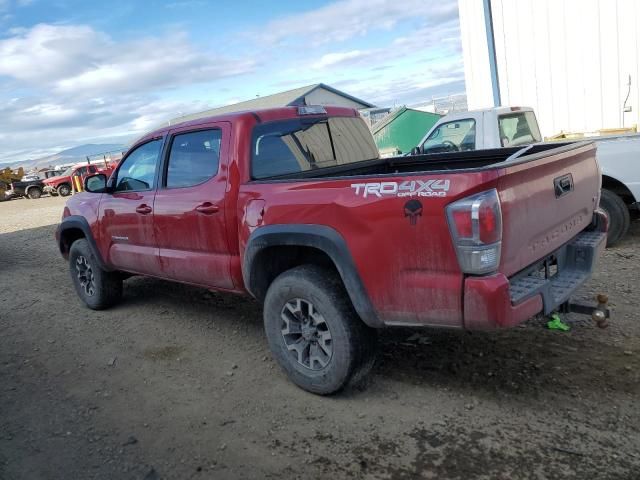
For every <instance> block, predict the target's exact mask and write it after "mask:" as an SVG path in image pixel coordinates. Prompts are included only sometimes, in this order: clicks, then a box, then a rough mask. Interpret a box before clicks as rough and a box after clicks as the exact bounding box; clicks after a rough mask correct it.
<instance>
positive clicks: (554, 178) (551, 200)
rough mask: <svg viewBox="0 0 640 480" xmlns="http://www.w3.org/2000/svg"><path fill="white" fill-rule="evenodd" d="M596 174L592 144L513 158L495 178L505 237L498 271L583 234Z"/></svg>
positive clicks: (510, 269)
mask: <svg viewBox="0 0 640 480" xmlns="http://www.w3.org/2000/svg"><path fill="white" fill-rule="evenodd" d="M599 190H600V171H599V168H598V164H597V162H596V147H595V145H594V144H593V143H585V142H582V143H576V144H570V145H566V146H562V147H559V148H555V149H552V150H547V151H544V152H541V153H539V154H534V155H530V156H524V157H521V158H518V159H516V160H515V161H514V162H513V164H511V165H508V166H506V167H505V168H504V169H503V170H502V171H501V172H500V177H499V180H498V193H499V196H500V203H501V206H502V215H503V227H502V228H503V233H502V257H501V262H500V271H501V272H502V273H504V274H505V275H507V276H511V275H513V274H514V273H516V272H519V271H520V270H522V269H524V268H526V267H527V266H529V265H531V264H532V263H534V262H536V261H537V260H540V259H541V258H543V257H545V256H546V255H548V254H550V253H551V252H553V251H554V250H556V249H558V248H559V247H560V246H562V245H563V244H565V243H567V242H568V241H569V240H571V239H572V238H573V237H575V236H576V235H577V234H578V233H580V232H581V231H582V230H584V229H585V228H586V227H587V226H588V225H589V224H590V223H591V220H592V215H593V211H594V209H595V208H597V201H598V195H599Z"/></svg>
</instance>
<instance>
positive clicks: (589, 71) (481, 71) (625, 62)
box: [458, 0, 640, 136]
mask: <svg viewBox="0 0 640 480" xmlns="http://www.w3.org/2000/svg"><path fill="white" fill-rule="evenodd" d="M458 4H459V13H460V28H461V39H462V49H463V56H464V67H465V81H466V88H467V102H468V105H469V108H470V109H476V108H485V107H491V106H494V105H497V104H501V105H520V106H530V107H533V108H534V109H535V111H536V113H537V116H538V122H539V123H540V127H541V131H542V134H543V135H545V136H549V135H553V134H555V133H559V132H560V131H565V132H567V131H594V130H598V129H601V128H619V127H631V126H633V125H634V124H635V125H637V124H640V1H638V0H458ZM491 39H493V42H492V41H491ZM492 43H493V51H494V52H495V56H494V55H492V48H491V47H492V45H491V44H492ZM493 57H494V58H495V62H492V61H491V60H492V58H493ZM492 65H495V67H496V68H495V72H496V74H492ZM629 81H630V83H631V85H630V86H629ZM494 87H495V91H494ZM627 97H628V98H627Z"/></svg>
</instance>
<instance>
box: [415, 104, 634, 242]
mask: <svg viewBox="0 0 640 480" xmlns="http://www.w3.org/2000/svg"><path fill="white" fill-rule="evenodd" d="M581 140H589V141H594V142H595V143H596V145H597V148H598V150H597V158H598V164H599V165H600V168H601V170H602V195H601V197H600V206H601V207H602V208H603V209H604V210H605V211H606V212H607V214H608V215H609V234H608V237H607V246H612V245H614V244H615V243H616V242H617V241H618V240H620V238H622V237H623V236H624V235H625V233H627V230H628V229H629V224H630V222H631V214H632V213H633V214H634V215H637V214H638V212H640V203H639V202H640V134H624V135H615V136H596V137H585V138H581ZM564 141H566V140H564ZM539 142H542V136H541V135H540V129H539V128H538V121H537V120H536V115H535V113H534V111H533V109H531V108H528V107H495V108H488V109H484V110H475V111H468V112H455V113H450V114H449V115H446V116H444V117H442V118H441V119H440V120H438V123H436V124H435V125H434V126H433V127H432V128H431V130H429V131H428V132H427V134H426V135H425V136H424V137H423V138H422V140H421V141H420V143H419V145H418V146H417V147H416V148H414V149H413V150H412V153H413V154H416V153H445V152H462V151H471V150H488V149H494V148H502V147H516V146H520V145H528V144H531V143H539Z"/></svg>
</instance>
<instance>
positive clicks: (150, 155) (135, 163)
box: [115, 139, 162, 192]
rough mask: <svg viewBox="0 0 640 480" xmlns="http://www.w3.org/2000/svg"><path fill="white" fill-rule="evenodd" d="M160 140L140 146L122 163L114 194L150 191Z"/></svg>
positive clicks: (152, 186) (152, 185)
mask: <svg viewBox="0 0 640 480" xmlns="http://www.w3.org/2000/svg"><path fill="white" fill-rule="evenodd" d="M161 146H162V140H161V139H158V140H152V141H151V142H148V143H145V144H144V145H140V146H139V147H137V148H136V149H135V150H133V151H132V152H131V153H130V154H129V155H127V158H125V159H124V160H123V161H122V164H121V165H120V168H119V169H118V174H117V175H118V176H117V179H116V188H115V190H116V192H124V191H141V190H152V189H153V188H155V176H156V166H157V165H158V158H159V156H160V147H161Z"/></svg>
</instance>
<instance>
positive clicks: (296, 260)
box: [242, 224, 383, 328]
mask: <svg viewBox="0 0 640 480" xmlns="http://www.w3.org/2000/svg"><path fill="white" fill-rule="evenodd" d="M303 264H315V265H320V266H323V267H326V268H330V269H333V270H334V271H335V272H336V273H337V274H338V275H339V277H340V279H341V280H342V283H343V285H344V287H345V289H346V291H347V294H348V296H349V298H350V300H351V303H352V305H353V307H354V308H355V310H356V312H357V313H358V315H359V316H360V318H361V319H362V321H363V322H364V323H366V324H367V325H368V326H370V327H376V328H379V327H382V326H383V323H382V322H381V321H380V319H379V318H378V315H377V313H376V311H375V309H374V308H373V305H372V304H371V300H370V299H369V296H368V294H367V291H366V289H365V287H364V284H363V283H362V279H361V278H360V275H359V274H358V271H357V268H356V266H355V263H354V261H353V258H352V257H351V253H350V252H349V249H348V247H347V244H346V242H345V241H344V239H343V238H342V236H341V235H340V234H339V233H338V232H337V231H336V230H334V229H333V228H330V227H327V226H324V225H307V224H305V225H268V226H265V227H261V228H258V229H257V230H255V231H254V232H253V233H252V234H251V236H250V237H249V240H248V242H247V247H246V249H245V253H244V261H243V264H242V277H243V280H244V284H245V287H246V288H247V290H248V291H249V292H250V293H251V295H253V296H254V297H255V298H256V299H258V300H260V301H263V300H264V297H265V295H266V293H267V289H268V288H269V285H270V284H271V282H273V280H275V278H276V277H277V276H278V275H280V274H281V273H282V272H284V271H286V270H289V269H291V268H293V267H296V266H299V265H303Z"/></svg>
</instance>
